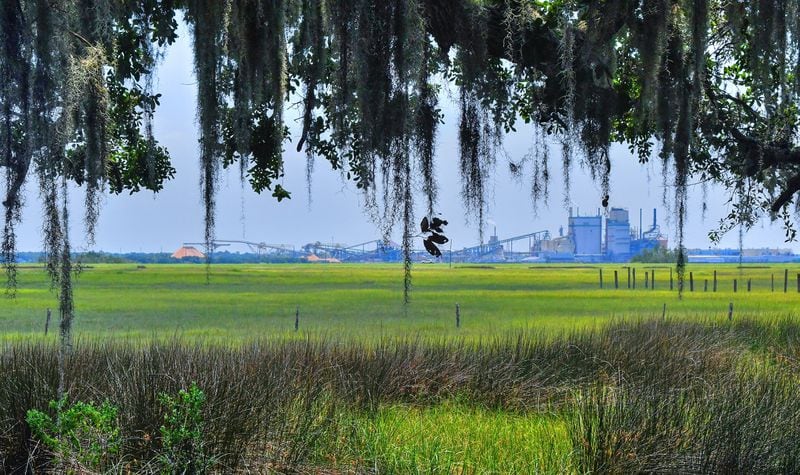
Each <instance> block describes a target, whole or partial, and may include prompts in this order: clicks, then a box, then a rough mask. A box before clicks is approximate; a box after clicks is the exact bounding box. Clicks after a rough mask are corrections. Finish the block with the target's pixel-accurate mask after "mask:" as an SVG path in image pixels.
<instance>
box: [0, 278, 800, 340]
mask: <svg viewBox="0 0 800 475" xmlns="http://www.w3.org/2000/svg"><path fill="white" fill-rule="evenodd" d="M603 269H604V271H605V273H606V274H611V273H612V271H613V270H622V269H623V268H622V266H619V265H611V264H609V265H603ZM646 269H649V267H644V266H642V267H640V268H639V271H640V272H638V274H641V275H643V274H644V271H645V270H646ZM714 269H717V270H718V279H719V282H720V285H719V291H718V292H716V293H714V292H711V291H709V292H701V291H695V292H693V293H690V292H687V293H686V294H685V295H684V298H683V299H681V300H679V299H678V296H677V292H674V291H673V292H670V291H669V290H668V289H669V286H668V283H667V281H666V280H665V279H667V278H668V272H667V270H666V269H660V268H659V269H658V270H657V275H658V277H657V281H658V284H657V287H656V290H650V289H644V288H643V287H642V286H641V285H640V286H639V288H637V289H636V290H627V289H625V288H621V289H618V290H615V289H613V288H608V287H609V286H608V285H606V288H605V289H602V290H601V289H600V288H599V286H598V282H597V274H598V272H597V266H584V267H582V268H574V267H569V266H549V267H533V268H531V267H530V266H527V265H494V266H492V268H473V267H458V266H455V267H453V268H452V269H450V268H448V267H447V266H446V265H438V264H426V265H418V266H416V267H415V270H414V294H413V299H412V302H411V304H410V306H409V307H408V308H407V309H404V308H403V305H402V299H403V279H402V267H401V266H399V265H372V264H362V265H355V264H353V265H351V264H347V265H318V266H315V265H310V264H309V265H216V266H213V267H212V269H211V285H207V284H206V274H205V268H204V266H202V265H197V266H195V265H148V266H147V268H146V269H137V268H136V266H135V265H96V266H93V267H92V268H91V269H87V270H86V271H85V272H84V273H82V274H81V275H80V277H79V278H78V279H77V280H76V282H75V292H76V325H75V332H76V336H79V337H81V338H84V339H98V340H100V341H108V340H111V339H115V340H123V341H124V340H132V339H140V340H142V341H143V342H147V341H149V340H152V339H153V338H156V339H161V340H167V341H168V340H169V339H171V338H172V337H173V336H174V335H180V337H181V338H183V339H187V340H188V339H197V340H199V341H202V342H204V343H208V342H209V341H213V340H216V341H218V342H220V343H222V344H231V342H243V341H244V342H246V341H251V340H252V339H253V338H259V339H275V340H286V339H297V338H300V339H304V338H306V337H312V338H321V339H335V340H357V341H363V340H369V339H376V338H381V337H407V336H420V337H432V338H441V337H447V338H452V337H459V338H461V337H464V338H467V339H472V340H478V339H485V338H487V337H494V336H498V335H500V336H502V335H503V334H505V333H508V332H524V331H529V330H532V331H537V332H542V333H549V334H552V335H555V336H558V335H561V334H563V333H564V332H568V331H572V330H575V331H578V330H584V329H589V330H592V329H596V328H598V327H601V326H603V325H606V324H608V323H609V322H612V321H614V320H619V319H636V318H643V317H644V318H649V317H657V316H660V315H661V313H662V308H663V306H664V304H667V311H666V315H667V318H668V319H670V320H688V321H696V320H708V319H718V320H719V321H724V320H725V319H726V318H727V310H728V304H729V303H730V302H733V303H734V307H735V311H734V319H741V318H749V319H753V320H761V321H765V322H766V321H772V320H776V319H780V318H782V317H785V316H787V315H792V314H796V313H797V312H798V311H800V294H798V293H797V292H796V289H795V288H794V287H792V286H791V285H790V287H789V292H788V293H786V294H784V293H783V291H782V290H783V286H782V276H783V269H784V267H783V266H772V267H765V266H761V267H752V268H751V267H747V268H744V269H738V268H736V267H735V266H723V265H720V266H700V265H695V266H690V268H689V270H690V271H692V272H693V273H694V275H695V281H696V283H697V282H702V280H698V279H705V278H709V276H711V275H712V273H713V270H714ZM789 270H790V276H794V275H795V273H796V271H798V270H800V268H797V267H790V268H789ZM740 273H741V275H740ZM771 274H775V275H776V277H779V278H778V279H777V280H779V281H780V282H779V284H780V285H778V284H776V287H777V291H776V292H774V293H773V292H771V291H770V276H771ZM621 275H622V274H621ZM733 278H738V279H740V280H742V279H752V281H753V291H752V292H750V293H748V292H745V291H740V292H738V293H735V294H734V293H733V291H732V286H731V285H730V284H731V281H732V279H733ZM622 283H623V284H624V282H622ZM696 288H701V287H700V286H698V285H696ZM54 302H55V296H54V295H53V294H52V293H51V292H50V290H49V283H48V280H47V276H46V275H45V274H44V272H43V271H42V270H37V269H23V270H21V271H20V275H19V295H18V298H17V299H14V300H0V340H3V341H18V340H20V339H26V338H31V339H37V340H46V341H49V340H51V339H53V338H54V333H51V334H50V335H49V336H48V338H45V337H44V336H43V333H44V324H45V314H46V309H47V308H48V307H51V308H52V307H53V304H54ZM456 303H458V304H459V305H460V309H461V328H458V329H457V328H456V326H455V304H456ZM297 308H299V310H300V325H299V332H297V333H295V332H294V316H295V309H297Z"/></svg>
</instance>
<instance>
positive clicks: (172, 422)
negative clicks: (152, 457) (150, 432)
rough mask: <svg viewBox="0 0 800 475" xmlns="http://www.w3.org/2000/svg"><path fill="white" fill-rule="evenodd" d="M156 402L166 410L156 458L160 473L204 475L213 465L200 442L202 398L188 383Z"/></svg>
mask: <svg viewBox="0 0 800 475" xmlns="http://www.w3.org/2000/svg"><path fill="white" fill-rule="evenodd" d="M158 399H159V401H160V402H161V404H162V405H163V406H164V408H165V409H166V414H165V415H164V425H162V426H161V427H160V428H159V432H160V433H161V446H162V453H161V455H160V456H159V457H158V460H159V461H160V462H161V463H162V464H163V468H164V471H168V472H174V473H192V474H194V473H206V472H207V471H208V470H209V469H210V468H211V467H212V466H213V464H214V460H213V459H212V458H211V457H208V456H207V455H206V454H205V450H204V442H203V430H204V429H203V428H204V422H203V405H204V404H205V402H206V395H205V394H204V393H203V391H201V390H200V388H198V387H197V385H196V384H194V383H192V385H191V386H190V387H189V389H181V390H180V391H178V395H177V396H174V397H173V396H170V395H169V394H161V395H160V396H159V398H158Z"/></svg>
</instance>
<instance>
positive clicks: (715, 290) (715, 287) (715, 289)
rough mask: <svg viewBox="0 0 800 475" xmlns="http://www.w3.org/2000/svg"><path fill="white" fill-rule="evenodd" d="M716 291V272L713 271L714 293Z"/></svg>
mask: <svg viewBox="0 0 800 475" xmlns="http://www.w3.org/2000/svg"><path fill="white" fill-rule="evenodd" d="M716 291H717V270H716V269H714V292H716Z"/></svg>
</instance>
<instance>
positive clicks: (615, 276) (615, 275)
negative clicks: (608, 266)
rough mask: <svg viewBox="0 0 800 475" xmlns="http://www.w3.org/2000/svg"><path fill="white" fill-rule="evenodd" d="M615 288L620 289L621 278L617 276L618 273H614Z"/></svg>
mask: <svg viewBox="0 0 800 475" xmlns="http://www.w3.org/2000/svg"><path fill="white" fill-rule="evenodd" d="M614 288H615V289H618V288H619V276H618V275H617V271H614Z"/></svg>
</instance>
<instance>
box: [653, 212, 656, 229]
mask: <svg viewBox="0 0 800 475" xmlns="http://www.w3.org/2000/svg"><path fill="white" fill-rule="evenodd" d="M655 228H656V208H653V229H655Z"/></svg>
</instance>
